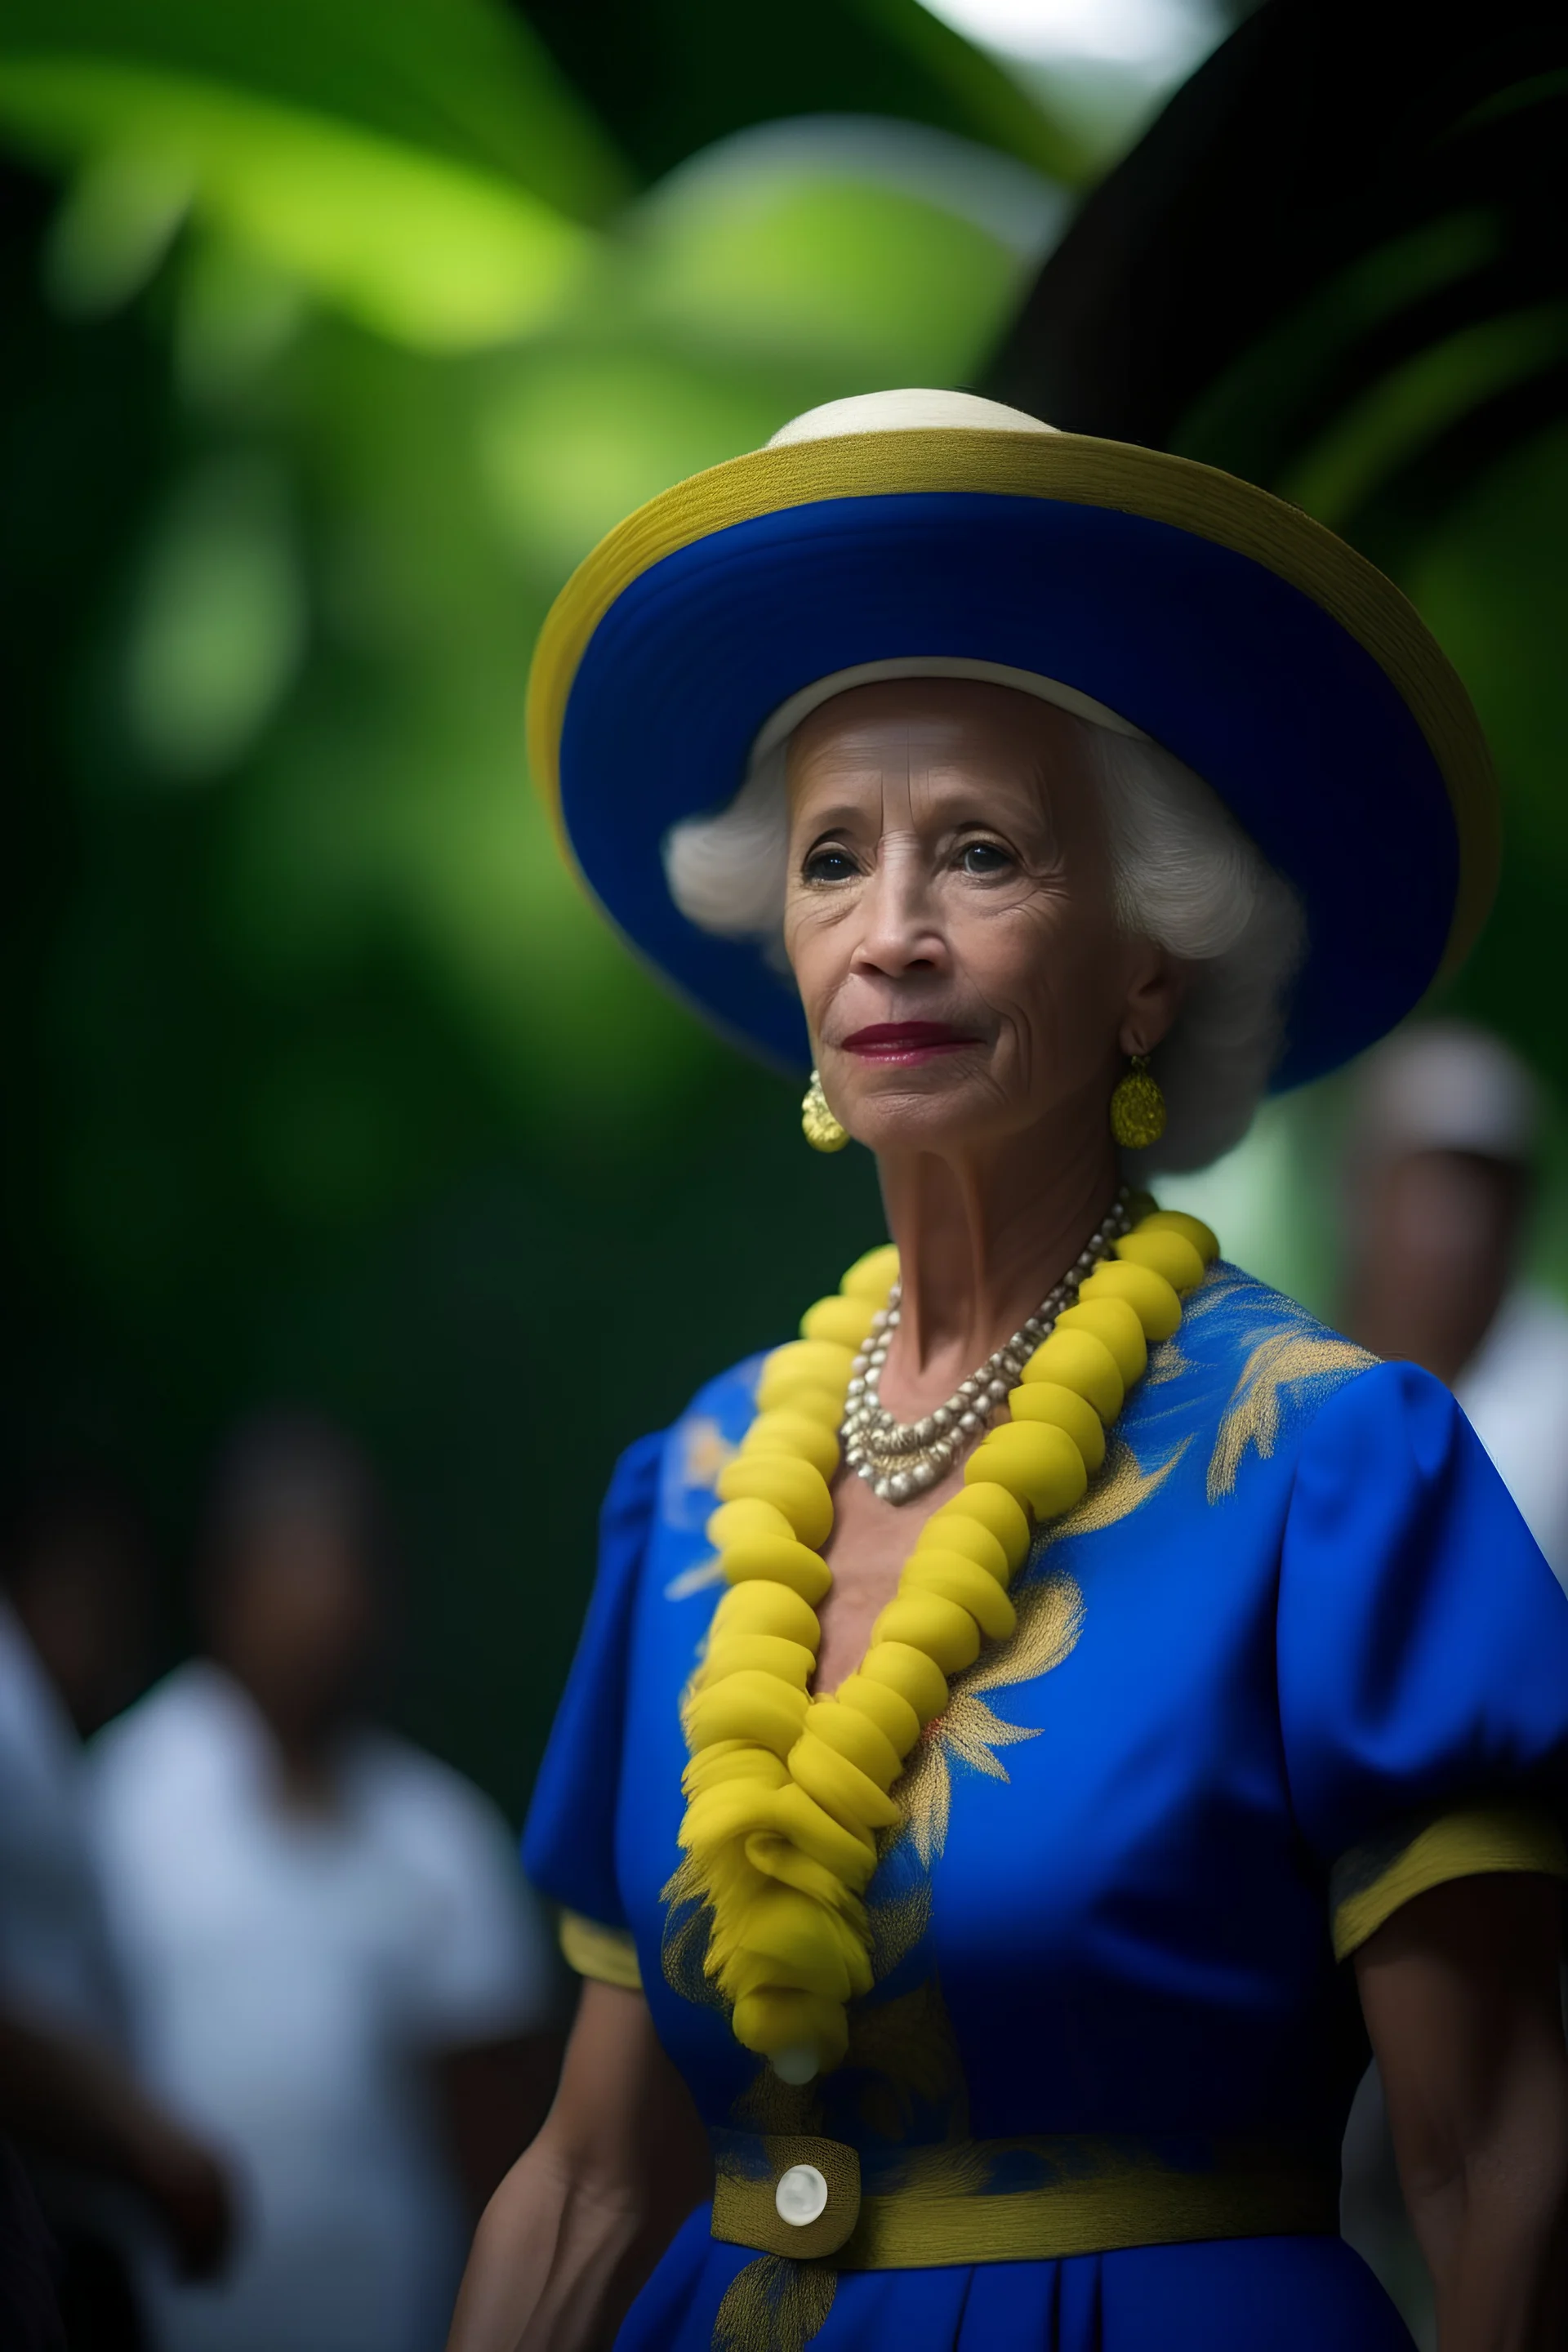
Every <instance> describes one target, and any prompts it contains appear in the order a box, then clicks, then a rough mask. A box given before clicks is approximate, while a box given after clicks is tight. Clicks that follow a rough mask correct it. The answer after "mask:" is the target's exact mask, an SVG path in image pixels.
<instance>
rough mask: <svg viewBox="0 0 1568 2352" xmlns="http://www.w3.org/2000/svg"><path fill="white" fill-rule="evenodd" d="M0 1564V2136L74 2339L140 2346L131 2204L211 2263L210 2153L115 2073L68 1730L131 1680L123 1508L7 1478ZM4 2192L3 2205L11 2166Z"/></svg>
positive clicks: (80, 1779) (134, 1586) (107, 1988)
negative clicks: (19, 2158)
mask: <svg viewBox="0 0 1568 2352" xmlns="http://www.w3.org/2000/svg"><path fill="white" fill-rule="evenodd" d="M0 1572H3V1575H0V1583H3V1591H0V2130H4V2131H5V2132H6V2133H7V2134H8V2135H9V2136H10V2137H12V2139H13V2140H14V2141H15V2143H16V2146H17V2147H19V2149H20V2150H21V2152H22V2154H23V2156H24V2157H25V2158H26V2165H27V2168H28V2170H29V2172H30V2174H31V2176H32V2179H33V2181H34V2183H35V2185H36V2188H37V2192H38V2193H39V2195H40V2196H41V2199H42V2202H43V2208H44V2210H45V2212H46V2214H47V2220H48V2223H49V2226H50V2231H51V2233H52V2237H53V2240H54V2245H53V2249H52V2266H53V2268H54V2271H55V2273H56V2283H57V2285H58V2302H59V2306H60V2314H61V2322H62V2325H63V2327H64V2330H65V2332H66V2334H67V2336H68V2339H69V2342H70V2344H71V2346H72V2352H131V2347H137V2346H140V2345H141V2344H142V2341H143V2340H144V2339H143V2336H142V2327H141V2322H140V2318H139V2315H138V2313H137V2309H136V2302H135V2296H134V2293H133V2289H132V2282H131V2276H130V2270H131V2261H130V2257H131V2254H132V2251H133V2249H134V2247H135V2245H136V2243H137V2242H138V2240H139V2239H140V2238H141V2237H142V2236H143V2235H144V2231H145V2219H146V2209H147V2207H148V2205H149V2204H150V2205H151V2207H152V2210H153V2215H154V2216H155V2217H156V2218H157V2220H158V2221H160V2222H161V2223H162V2225H163V2232H164V2234H165V2236H166V2238H167V2241H168V2242H169V2245H170V2248H171V2252H172V2254H173V2257H174V2261H175V2262H176V2263H177V2264H179V2265H180V2266H181V2267H183V2268H184V2269H185V2270H186V2271H188V2272H194V2273H207V2272H210V2271H211V2270H212V2269H213V2268H214V2267H215V2266H216V2263H218V2262H219V2261H220V2260H221V2257H222V2253H223V2249H224V2242H225V2238H226V2230H227V2196H226V2188H225V2184H224V2181H223V2179H222V2176H221V2174H220V2172H219V2169H218V2168H217V2167H216V2164H215V2162H214V2160H213V2158H212V2157H211V2156H210V2155H209V2153H208V2152H207V2150H206V2148H205V2147H204V2146H203V2145H202V2144H201V2142H200V2141H199V2140H198V2139H196V2138H195V2137H192V2135H191V2134H190V2133H188V2132H187V2131H185V2130H184V2129H183V2128H181V2126H178V2125H177V2124H175V2123H174V2121H173V2120H172V2118H171V2117H169V2116H167V2115H165V2114H164V2113H163V2111H162V2110H161V2109H160V2108H159V2106H158V2105H156V2103H155V2102H154V2101H153V2100H152V2099H150V2098H149V2097H148V2096H147V2095H145V2093H144V2092H143V2091H142V2089H141V2088H140V2087H139V2086H138V2084H136V2083H135V2081H134V2080H133V2078H132V2074H131V2073H130V2071H129V2070H128V2068H127V2066H126V2063H125V2061H124V2054H123V2046H122V2045H123V2022H124V2021H123V2013H122V2007H121V1997H120V1991H121V1989H120V1986H119V1983H118V1981H117V1978H116V1971H115V1966H114V1958H113V1955H112V1953H111V1950H110V1942H109V1937H108V1936H107V1933H106V1931H105V1923H104V1916H103V1906H102V1902H101V1899H100V1886H99V1883H98V1878H97V1874H96V1871H95V1868H94V1864H93V1857H92V1853H91V1846H90V1841H89V1827H88V1818H87V1789H86V1778H85V1768H84V1763H83V1756H82V1745H81V1743H82V1738H83V1737H84V1736H85V1735H86V1734H88V1733H89V1732H92V1731H95V1730H96V1729H97V1728H98V1727H99V1726H100V1724H102V1723H103V1722H104V1721H105V1720H106V1719H107V1718H108V1717H110V1715H112V1714H113V1712H114V1710H115V1709H116V1707H118V1706H121V1705H122V1704H123V1703H124V1701H125V1699H126V1698H127V1697H129V1696H131V1694H132V1692H133V1691H134V1690H135V1688H136V1687H137V1680H138V1673H139V1668H140V1665H141V1662H142V1635H143V1631H144V1622H143V1621H144V1616H145V1607H146V1600H147V1586H148V1579H147V1573H146V1561H145V1557H144V1542H143V1538H142V1528H141V1526H140V1522H139V1519H138V1517H137V1515H136V1514H135V1512H134V1511H133V1509H132V1507H131V1505H130V1502H129V1498H128V1497H127V1496H125V1495H124V1494H123V1493H122V1492H121V1490H120V1488H119V1487H118V1486H115V1485H113V1484H112V1483H110V1481H108V1480H106V1479H105V1478H104V1477H102V1476H101V1475H99V1474H95V1473H89V1471H87V1470H86V1469H84V1468H82V1467H80V1466H75V1465H62V1466H60V1467H58V1468H57V1469H56V1470H54V1471H53V1472H52V1473H48V1474H40V1475H34V1476H31V1477H27V1478H25V1479H23V1480H21V1481H20V1482H19V1484H18V1486H17V1489H16V1492H14V1493H13V1494H12V1496H10V1498H9V1500H8V1503H7V1507H6V1510H5V1521H4V1529H3V1533H0ZM7 2190H8V2201H9V2202H10V2203H11V2204H12V2205H13V2206H15V2205H16V2201H17V2199H18V2197H19V2196H20V2195H21V2193H22V2191H21V2189H20V2185H19V2184H18V2183H17V2182H16V2180H15V2178H14V2177H12V2178H10V2179H8V2182H7ZM33 2300H34V2302H35V2304H36V2303H37V2291H36V2290H35V2291H34V2294H33ZM0 2319H3V2321H4V2325H3V2326H0V2342H3V2343H4V2344H5V2346H6V2347H7V2352H9V2347H11V2346H12V2345H13V2344H21V2343H25V2342H26V2341H28V2340H31V2339H30V2336H29V2334H28V2332H27V2330H26V2328H25V2327H24V2325H23V2323H22V2322H21V2321H19V2320H18V2319H17V2317H16V2315H15V2314H14V2313H13V2312H12V2311H10V2310H9V2309H0ZM33 2326H35V2327H36V2326H37V2322H36V2321H35V2322H34V2323H33ZM40 2340H47V2338H45V2339H40Z"/></svg>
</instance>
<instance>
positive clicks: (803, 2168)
mask: <svg viewBox="0 0 1568 2352" xmlns="http://www.w3.org/2000/svg"><path fill="white" fill-rule="evenodd" d="M773 2203H774V2204H775V2205H776V2206H777V2207H778V2209H779V2219H780V2221H789V2222H792V2223H793V2224H794V2226H795V2228H796V2229H797V2230H804V2229H805V2226H806V2223H807V2222H808V2221H816V2220H818V2219H819V2218H820V2216H821V2215H822V2214H823V2213H825V2212H826V2210H827V2183H826V2180H824V2179H823V2177H822V2175H821V2173H820V2172H818V2170H817V2168H816V2165H815V2164H792V2165H791V2166H790V2168H789V2170H788V2171H787V2172H786V2173H785V2174H784V2177H783V2179H781V2180H780V2182H779V2185H778V2187H777V2189H774V2191H773Z"/></svg>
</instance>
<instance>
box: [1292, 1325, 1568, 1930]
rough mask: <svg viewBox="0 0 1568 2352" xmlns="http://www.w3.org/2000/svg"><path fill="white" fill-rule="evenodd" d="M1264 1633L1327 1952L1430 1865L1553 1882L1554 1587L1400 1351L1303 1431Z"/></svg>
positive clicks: (1416, 1884) (1430, 1879)
mask: <svg viewBox="0 0 1568 2352" xmlns="http://www.w3.org/2000/svg"><path fill="white" fill-rule="evenodd" d="M1278 1643H1279V1654H1278V1666H1279V1711H1280V1724H1281V1730H1282V1734H1283V1739H1284V1750H1285V1765H1286V1772H1287V1776H1288V1780H1289V1790H1290V1798H1291V1802H1292V1806H1293V1808H1294V1811H1295V1814H1296V1819H1297V1821H1298V1822H1299V1824H1300V1828H1301V1831H1302V1832H1303V1834H1304V1836H1305V1837H1306V1839H1307V1841H1308V1843H1309V1844H1310V1846H1311V1847H1312V1848H1313V1850H1314V1852H1315V1853H1316V1854H1317V1856H1318V1858H1319V1860H1320V1861H1321V1863H1322V1864H1323V1865H1324V1867H1325V1868H1326V1869H1327V1871H1328V1872H1329V1874H1330V1906H1331V1915H1332V1927H1333V1936H1334V1946H1335V1949H1336V1951H1337V1952H1338V1953H1339V1954H1340V1956H1341V1957H1343V1956H1344V1955H1345V1954H1347V1953H1349V1952H1351V1951H1353V1950H1354V1949H1355V1948H1357V1946H1358V1945H1360V1944H1362V1943H1364V1942H1365V1940H1366V1938H1367V1937H1368V1936H1370V1935H1372V1934H1373V1932H1374V1931H1375V1929H1376V1928H1377V1927H1381V1926H1382V1924H1383V1922H1384V1919H1386V1918H1388V1917H1390V1916H1392V1914H1393V1913H1394V1911H1395V1910H1397V1909H1398V1908H1399V1906H1400V1905H1401V1904H1403V1903H1406V1902H1408V1901H1410V1900H1411V1898H1412V1897H1413V1896H1414V1895H1418V1894H1421V1893H1423V1892H1425V1891H1426V1888H1428V1887H1430V1886H1435V1885H1441V1884H1442V1883H1443V1882H1444V1881H1445V1880H1447V1879H1452V1878H1460V1877H1470V1876H1474V1875H1477V1874H1480V1873H1483V1872H1490V1871H1497V1870H1529V1871H1541V1872H1544V1873H1546V1874H1549V1875H1552V1876H1554V1877H1564V1876H1568V1859H1565V1857H1564V1852H1563V1838H1562V1833H1561V1830H1560V1827H1559V1822H1560V1819H1561V1815H1562V1811H1563V1772H1564V1767H1565V1765H1568V1599H1565V1598H1564V1595H1563V1591H1562V1589H1561V1587H1560V1586H1559V1585H1558V1583H1557V1580H1556V1579H1555V1577H1554V1576H1553V1575H1552V1571H1551V1570H1550V1569H1549V1568H1548V1567H1547V1565H1546V1562H1545V1561H1544V1559H1542V1556H1541V1553H1540V1552H1539V1550H1538V1549H1536V1546H1535V1544H1534V1542H1533V1540H1532V1539H1531V1536H1530V1534H1529V1531H1528V1530H1527V1528H1525V1525H1524V1522H1523V1520H1522V1519H1521V1517H1520V1515H1519V1513H1518V1511H1517V1510H1516V1509H1515V1507H1514V1506H1513V1503H1512V1501H1511V1500H1510V1496H1509V1494H1508V1490H1507V1488H1506V1487H1505V1486H1503V1484H1502V1481H1501V1479H1500V1477H1499V1476H1498V1474H1497V1472H1496V1470H1495V1469H1494V1468H1493V1466H1492V1465H1491V1462H1490V1461H1489V1458H1488V1456H1487V1454H1486V1453H1485V1451H1484V1450H1483V1448H1482V1446H1481V1444H1480V1441H1479V1439H1478V1438H1477V1436H1476V1434H1475V1433H1474V1431H1473V1430H1472V1429H1471V1428H1470V1426H1469V1423H1468V1422H1467V1421H1466V1419H1465V1417H1464V1414H1463V1413H1462V1412H1460V1411H1459V1408H1458V1405H1457V1404H1456V1403H1455V1402H1454V1400H1453V1398H1452V1397H1451V1396H1450V1394H1449V1393H1448V1391H1447V1389H1446V1388H1444V1387H1443V1386H1442V1384H1441V1383H1440V1382H1439V1381H1436V1380H1434V1379H1433V1378H1432V1377H1431V1376H1430V1375H1429V1374H1428V1373H1426V1372H1424V1371H1421V1370H1418V1369H1417V1368H1416V1367H1415V1366H1413V1365H1409V1364H1382V1365H1378V1366H1376V1367H1374V1368H1373V1370H1369V1371H1366V1372H1363V1373H1362V1374H1361V1375H1360V1376H1359V1377H1358V1378H1356V1379H1355V1380H1353V1381H1348V1382H1347V1383H1346V1384H1345V1385H1344V1387H1342V1389H1341V1390H1339V1391H1338V1392H1337V1393H1336V1394H1335V1395H1334V1396H1333V1397H1332V1398H1331V1399H1330V1400H1329V1401H1328V1402H1326V1403H1325V1404H1324V1405H1323V1406H1322V1407H1321V1410H1320V1412H1318V1414H1317V1415H1316V1417H1315V1419H1314V1421H1313V1423H1312V1425H1311V1428H1310V1431H1309V1432H1308V1434H1307V1436H1306V1438H1305V1439H1304V1441H1303V1444H1302V1449H1301V1454H1300V1461H1299V1463H1298V1465H1297V1471H1296V1476H1295V1481H1294V1486H1293V1489H1292V1494H1291V1501H1290V1508H1289V1517H1288V1520H1287V1524H1286V1529H1285V1537H1284V1545H1283V1552H1282V1557H1281V1562H1280V1584H1279V1624H1278Z"/></svg>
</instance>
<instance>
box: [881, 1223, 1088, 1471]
mask: <svg viewBox="0 0 1568 2352" xmlns="http://www.w3.org/2000/svg"><path fill="white" fill-rule="evenodd" d="M1129 1198H1130V1195H1129V1192H1128V1190H1127V1187H1126V1186H1125V1185H1123V1186H1122V1187H1121V1191H1120V1192H1118V1193H1117V1195H1116V1198H1115V1200H1114V1201H1113V1202H1111V1204H1110V1209H1109V1210H1108V1211H1107V1212H1106V1214H1105V1215H1104V1217H1103V1218H1102V1219H1101V1220H1100V1224H1099V1225H1098V1226H1097V1227H1096V1229H1095V1231H1094V1232H1093V1233H1092V1234H1090V1235H1089V1240H1088V1241H1087V1243H1086V1244H1084V1247H1083V1249H1082V1250H1081V1251H1080V1252H1079V1256H1078V1257H1077V1259H1076V1260H1075V1261H1074V1263H1073V1264H1072V1265H1070V1266H1069V1267H1068V1271H1067V1273H1066V1274H1064V1275H1063V1276H1062V1278H1061V1280H1060V1281H1059V1282H1058V1284H1056V1286H1055V1287H1054V1288H1053V1289H1051V1290H1050V1291H1048V1292H1047V1295H1046V1297H1044V1298H1043V1299H1042V1300H1041V1302H1040V1304H1039V1306H1038V1307H1037V1308H1036V1309H1035V1312H1034V1313H1033V1314H1032V1315H1031V1316H1029V1317H1028V1318H1027V1319H1026V1321H1025V1322H1024V1323H1022V1324H1021V1325H1020V1326H1019V1328H1018V1329H1017V1330H1016V1331H1015V1332H1014V1334H1013V1336H1012V1338H1011V1339H1005V1340H1004V1341H1003V1343H1002V1345H1001V1347H999V1348H997V1349H994V1352H993V1353H992V1354H991V1355H989V1356H987V1358H986V1359H985V1361H984V1363H983V1364H982V1365H981V1367H980V1370H978V1371H977V1372H972V1373H971V1374H970V1376H969V1378H968V1379H967V1380H966V1381H960V1382H959V1384H958V1386H957V1388H955V1389H954V1391H953V1392H952V1395H951V1396H950V1397H949V1398H948V1401H947V1402H946V1403H945V1404H941V1405H938V1406H937V1408H936V1410H935V1412H928V1413H926V1414H924V1415H922V1417H921V1419H920V1420H919V1421H895V1420H894V1418H893V1416H892V1414H891V1413H890V1412H889V1411H888V1408H887V1406H886V1405H885V1404H884V1403H883V1402H882V1401H881V1398H880V1396H879V1393H878V1391H879V1388H880V1385H881V1379H882V1367H883V1365H884V1364H885V1363H886V1362H887V1360H888V1350H889V1347H890V1346H891V1345H892V1339H893V1334H894V1332H895V1331H896V1330H897V1329H898V1328H899V1312H900V1296H901V1285H900V1284H897V1283H895V1285H894V1286H893V1288H892V1290H891V1292H890V1293H889V1298H888V1304H887V1306H886V1307H884V1308H883V1309H882V1310H881V1311H880V1312H879V1314H877V1315H875V1316H874V1317H873V1318H872V1321H871V1332H870V1337H869V1338H868V1340H867V1342H866V1345H865V1348H864V1349H863V1350H862V1351H861V1353H860V1354H859V1355H858V1356H857V1357H856V1359H855V1363H854V1369H853V1370H852V1372H851V1374H850V1380H849V1392H848V1406H847V1412H845V1415H844V1421H843V1425H842V1427H841V1429H840V1431H839V1436H840V1438H841V1439H842V1441H843V1445H844V1459H845V1461H846V1462H847V1465H848V1466H849V1467H850V1469H851V1470H853V1471H855V1472H856V1473H857V1474H858V1476H860V1477H862V1478H864V1479H865V1481H866V1483H867V1485H868V1486H869V1487H870V1488H871V1491H872V1493H873V1494H875V1495H877V1496H879V1498H880V1499H881V1500H882V1501H883V1502H884V1503H909V1502H912V1501H913V1500H914V1498H915V1496H917V1495H923V1494H924V1493H925V1492H926V1491H927V1489H928V1488H929V1487H931V1486H935V1485H936V1484H937V1483H938V1481H939V1480H940V1479H942V1478H945V1477H946V1475H947V1474H948V1472H949V1471H950V1470H951V1469H952V1465H953V1464H954V1463H955V1462H956V1461H957V1459H958V1456H959V1454H961V1453H962V1452H963V1449H964V1447H965V1446H966V1445H968V1444H970V1442H971V1441H972V1439H973V1438H975V1437H977V1436H978V1435H979V1434H980V1433H981V1431H982V1430H984V1428H985V1426H986V1424H987V1423H989V1422H990V1420H991V1419H992V1417H993V1415H994V1413H996V1412H998V1411H999V1410H1000V1408H1001V1407H1002V1406H1003V1405H1005V1403H1006V1402H1007V1399H1008V1397H1009V1396H1010V1395H1011V1394H1012V1391H1014V1389H1016V1387H1017V1385H1018V1382H1019V1381H1020V1380H1021V1379H1022V1378H1023V1372H1024V1366H1025V1365H1026V1363H1027V1361H1028V1360H1029V1358H1030V1357H1031V1356H1032V1355H1033V1354H1034V1352H1035V1349H1037V1347H1039V1346H1040V1345H1041V1343H1042V1341H1044V1340H1045V1339H1048V1338H1049V1336H1050V1333H1051V1331H1052V1328H1054V1326H1055V1323H1056V1319H1057V1317H1058V1315H1059V1314H1060V1313H1061V1311H1062V1309H1063V1308H1064V1307H1068V1306H1070V1305H1071V1304H1072V1301H1073V1299H1074V1298H1075V1297H1077V1295H1078V1289H1079V1284H1080V1283H1082V1282H1085V1281H1087V1280H1088V1278H1089V1276H1090V1275H1091V1274H1092V1273H1093V1272H1094V1269H1095V1267H1096V1266H1097V1265H1100V1262H1101V1260H1102V1259H1104V1258H1105V1257H1107V1256H1109V1255H1110V1250H1111V1247H1112V1244H1114V1243H1115V1242H1117V1241H1119V1240H1120V1239H1121V1235H1122V1234H1125V1233H1127V1232H1128V1231H1129V1229H1130V1227H1131V1223H1132V1220H1131V1214H1130V1213H1129V1210H1128V1201H1129Z"/></svg>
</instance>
